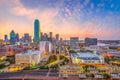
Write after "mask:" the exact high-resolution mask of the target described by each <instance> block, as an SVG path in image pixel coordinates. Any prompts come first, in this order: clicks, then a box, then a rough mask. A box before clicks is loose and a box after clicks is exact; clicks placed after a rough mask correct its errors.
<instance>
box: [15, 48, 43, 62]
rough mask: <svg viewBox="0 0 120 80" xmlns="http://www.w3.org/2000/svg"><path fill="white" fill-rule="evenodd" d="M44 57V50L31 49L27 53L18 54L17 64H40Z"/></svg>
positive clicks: (16, 56)
mask: <svg viewBox="0 0 120 80" xmlns="http://www.w3.org/2000/svg"><path fill="white" fill-rule="evenodd" d="M43 58H44V53H43V51H39V50H38V51H32V50H29V51H28V52H26V53H21V54H16V55H15V63H16V64H38V63H39V62H40V61H41V60H42V59H43Z"/></svg>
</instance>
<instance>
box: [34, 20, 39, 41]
mask: <svg viewBox="0 0 120 80" xmlns="http://www.w3.org/2000/svg"><path fill="white" fill-rule="evenodd" d="M39 41H40V23H39V20H38V19H35V21H34V42H39Z"/></svg>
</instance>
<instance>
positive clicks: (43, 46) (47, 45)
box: [40, 41, 52, 53]
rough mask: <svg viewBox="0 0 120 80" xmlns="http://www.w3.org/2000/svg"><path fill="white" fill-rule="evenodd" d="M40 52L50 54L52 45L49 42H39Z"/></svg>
mask: <svg viewBox="0 0 120 80" xmlns="http://www.w3.org/2000/svg"><path fill="white" fill-rule="evenodd" d="M40 50H41V51H44V52H47V53H50V52H51V51H52V44H51V43H50V42H49V41H40Z"/></svg>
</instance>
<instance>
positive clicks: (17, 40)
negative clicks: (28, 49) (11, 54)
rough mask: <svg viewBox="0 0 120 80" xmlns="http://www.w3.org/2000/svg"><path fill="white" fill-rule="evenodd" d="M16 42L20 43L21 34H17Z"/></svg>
mask: <svg viewBox="0 0 120 80" xmlns="http://www.w3.org/2000/svg"><path fill="white" fill-rule="evenodd" d="M16 42H19V34H18V33H17V34H16Z"/></svg>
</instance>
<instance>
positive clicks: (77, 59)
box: [71, 52, 104, 64]
mask: <svg viewBox="0 0 120 80" xmlns="http://www.w3.org/2000/svg"><path fill="white" fill-rule="evenodd" d="M71 59H72V63H73V64H104V57H102V56H101V55H97V54H93V53H88V52H85V53H72V54H71Z"/></svg>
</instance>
